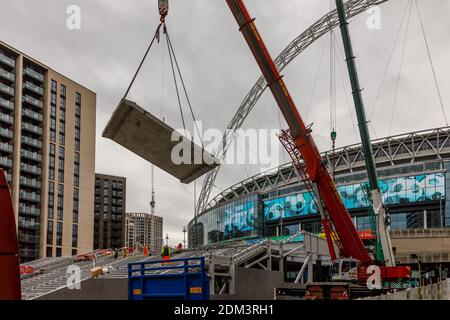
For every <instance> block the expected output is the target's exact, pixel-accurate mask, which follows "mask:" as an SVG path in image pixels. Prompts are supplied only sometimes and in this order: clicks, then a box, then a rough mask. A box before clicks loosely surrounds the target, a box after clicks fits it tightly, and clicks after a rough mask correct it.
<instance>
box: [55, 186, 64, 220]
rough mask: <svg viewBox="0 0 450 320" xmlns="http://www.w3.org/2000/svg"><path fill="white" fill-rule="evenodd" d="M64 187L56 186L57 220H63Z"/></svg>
mask: <svg viewBox="0 0 450 320" xmlns="http://www.w3.org/2000/svg"><path fill="white" fill-rule="evenodd" d="M63 208H64V185H62V184H58V217H57V218H58V220H60V221H61V220H63Z"/></svg>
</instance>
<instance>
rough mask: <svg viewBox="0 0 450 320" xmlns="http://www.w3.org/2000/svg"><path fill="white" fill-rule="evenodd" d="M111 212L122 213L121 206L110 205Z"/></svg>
mask: <svg viewBox="0 0 450 320" xmlns="http://www.w3.org/2000/svg"><path fill="white" fill-rule="evenodd" d="M112 212H113V213H122V207H112Z"/></svg>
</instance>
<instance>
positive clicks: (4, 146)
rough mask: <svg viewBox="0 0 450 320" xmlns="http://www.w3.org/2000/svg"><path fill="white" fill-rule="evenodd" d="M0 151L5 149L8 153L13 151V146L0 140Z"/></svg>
mask: <svg viewBox="0 0 450 320" xmlns="http://www.w3.org/2000/svg"><path fill="white" fill-rule="evenodd" d="M0 151H5V152H8V153H12V152H13V146H12V145H10V144H9V143H3V142H0Z"/></svg>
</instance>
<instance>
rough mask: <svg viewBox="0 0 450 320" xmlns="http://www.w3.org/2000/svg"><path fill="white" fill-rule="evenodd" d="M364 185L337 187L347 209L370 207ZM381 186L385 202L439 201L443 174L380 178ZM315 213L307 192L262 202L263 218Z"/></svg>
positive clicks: (442, 195) (271, 218)
mask: <svg viewBox="0 0 450 320" xmlns="http://www.w3.org/2000/svg"><path fill="white" fill-rule="evenodd" d="M365 184H366V182H364V183H357V184H352V185H345V186H339V187H337V190H338V193H339V195H340V196H341V198H342V201H343V203H344V205H345V207H346V208H347V209H359V208H366V207H368V206H369V201H368V198H367V196H366V194H365V191H364V185H365ZM380 189H381V192H382V194H383V200H384V203H385V204H387V205H391V204H403V203H415V202H422V201H430V200H439V199H443V198H444V197H445V174H444V173H432V174H422V175H416V176H409V177H401V178H392V179H382V180H380ZM317 213H318V211H317V207H316V204H315V202H314V199H313V198H312V197H311V195H310V194H309V193H308V192H305V193H300V194H294V195H289V196H285V197H280V198H275V199H271V200H266V201H264V220H265V221H270V220H277V219H280V216H281V215H282V216H283V219H284V218H291V217H295V216H304V215H310V214H317Z"/></svg>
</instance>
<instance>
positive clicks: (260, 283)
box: [211, 268, 284, 300]
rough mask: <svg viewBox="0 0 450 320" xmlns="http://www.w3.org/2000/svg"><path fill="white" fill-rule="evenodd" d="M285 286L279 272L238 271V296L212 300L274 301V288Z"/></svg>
mask: <svg viewBox="0 0 450 320" xmlns="http://www.w3.org/2000/svg"><path fill="white" fill-rule="evenodd" d="M283 284H284V281H283V275H282V274H281V273H280V272H278V271H266V270H259V269H247V268H237V269H236V282H235V286H236V290H235V291H236V294H232V295H230V294H225V295H220V296H218V295H214V296H211V300H273V298H274V288H275V287H281V286H282V285H283Z"/></svg>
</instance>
